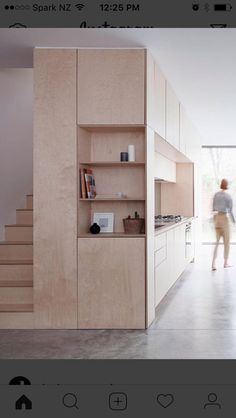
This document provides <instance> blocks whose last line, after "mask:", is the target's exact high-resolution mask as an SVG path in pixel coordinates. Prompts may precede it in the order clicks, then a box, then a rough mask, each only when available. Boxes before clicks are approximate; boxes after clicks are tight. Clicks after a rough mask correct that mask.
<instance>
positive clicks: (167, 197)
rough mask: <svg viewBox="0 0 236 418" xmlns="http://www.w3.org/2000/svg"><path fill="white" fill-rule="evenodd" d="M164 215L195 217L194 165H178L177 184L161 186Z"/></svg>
mask: <svg viewBox="0 0 236 418" xmlns="http://www.w3.org/2000/svg"><path fill="white" fill-rule="evenodd" d="M161 213H162V215H168V214H170V213H171V214H173V215H183V216H187V217H191V216H193V215H194V179H193V164H192V163H186V164H185V163H184V164H182V163H177V164H176V183H174V184H171V183H163V184H162V185H161Z"/></svg>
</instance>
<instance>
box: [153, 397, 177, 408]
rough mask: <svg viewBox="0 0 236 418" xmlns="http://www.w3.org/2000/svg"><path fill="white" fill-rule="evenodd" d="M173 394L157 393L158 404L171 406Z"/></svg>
mask: <svg viewBox="0 0 236 418" xmlns="http://www.w3.org/2000/svg"><path fill="white" fill-rule="evenodd" d="M174 400H175V399H174V396H173V395H171V394H169V393H168V394H165V395H164V394H163V393H162V394H161V395H158V397H157V402H158V403H159V405H161V406H162V408H165V409H166V408H169V406H171V405H172V403H174Z"/></svg>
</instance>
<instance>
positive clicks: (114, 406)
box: [109, 392, 127, 411]
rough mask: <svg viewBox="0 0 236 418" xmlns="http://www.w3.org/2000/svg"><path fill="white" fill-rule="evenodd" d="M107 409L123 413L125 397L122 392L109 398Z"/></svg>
mask: <svg viewBox="0 0 236 418" xmlns="http://www.w3.org/2000/svg"><path fill="white" fill-rule="evenodd" d="M109 408H110V409H111V410H112V411H125V410H126V409H127V395H126V394H125V393H123V392H114V393H111V394H110V396H109Z"/></svg>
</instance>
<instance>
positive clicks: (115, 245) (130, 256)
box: [78, 238, 145, 329]
mask: <svg viewBox="0 0 236 418" xmlns="http://www.w3.org/2000/svg"><path fill="white" fill-rule="evenodd" d="M78 278H79V282H78V313H79V319H78V323H79V328H81V329H103V328H114V329H115V328H123V329H125V328H126V329H143V328H145V239H144V238H106V239H103V238H94V239H92V238H79V240H78Z"/></svg>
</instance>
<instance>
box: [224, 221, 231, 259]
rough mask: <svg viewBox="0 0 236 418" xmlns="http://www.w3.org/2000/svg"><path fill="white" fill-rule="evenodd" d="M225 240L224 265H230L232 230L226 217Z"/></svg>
mask: <svg viewBox="0 0 236 418" xmlns="http://www.w3.org/2000/svg"><path fill="white" fill-rule="evenodd" d="M223 240H224V267H229V264H228V259H229V248H230V232H229V221H228V219H226V222H225V226H224V231H223Z"/></svg>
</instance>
